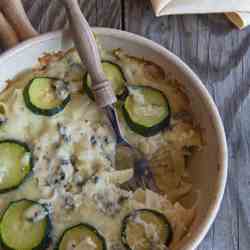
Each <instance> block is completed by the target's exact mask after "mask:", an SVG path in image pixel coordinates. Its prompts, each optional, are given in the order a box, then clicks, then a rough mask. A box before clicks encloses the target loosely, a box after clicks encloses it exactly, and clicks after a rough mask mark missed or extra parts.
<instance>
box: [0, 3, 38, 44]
mask: <svg viewBox="0 0 250 250" xmlns="http://www.w3.org/2000/svg"><path fill="white" fill-rule="evenodd" d="M0 11H1V19H2V20H1V21H2V23H1V24H2V25H3V24H5V28H4V29H5V32H0V35H1V40H2V41H4V44H6V47H7V48H8V47H12V46H14V45H16V44H17V43H18V42H19V41H23V40H26V39H29V38H31V37H34V36H37V35H38V32H37V31H36V30H35V29H34V28H33V26H32V25H31V23H30V21H29V19H28V17H27V15H26V13H25V10H24V8H23V5H22V2H21V0H1V1H0ZM4 19H5V20H4ZM1 28H2V26H1ZM13 31H15V33H16V35H15V37H18V40H17V39H16V41H15V42H14V40H15V39H14V33H13ZM7 40H11V41H12V42H11V43H6V41H7Z"/></svg>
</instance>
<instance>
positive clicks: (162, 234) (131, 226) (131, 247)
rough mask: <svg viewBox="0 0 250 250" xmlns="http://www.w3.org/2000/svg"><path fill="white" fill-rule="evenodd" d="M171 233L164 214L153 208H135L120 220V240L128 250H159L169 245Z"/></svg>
mask: <svg viewBox="0 0 250 250" xmlns="http://www.w3.org/2000/svg"><path fill="white" fill-rule="evenodd" d="M172 234H173V233H172V227H171V225H170V223H169V222H168V220H167V218H166V217H165V215H163V214H162V213H159V212H157V211H155V210H150V209H138V210H135V211H133V212H132V213H130V214H128V215H127V216H126V217H125V218H124V219H123V222H122V239H121V240H122V244H123V245H124V246H125V247H126V249H128V250H151V249H154V250H161V249H163V247H164V246H169V244H170V242H171V240H172ZM164 249H165V248H164Z"/></svg>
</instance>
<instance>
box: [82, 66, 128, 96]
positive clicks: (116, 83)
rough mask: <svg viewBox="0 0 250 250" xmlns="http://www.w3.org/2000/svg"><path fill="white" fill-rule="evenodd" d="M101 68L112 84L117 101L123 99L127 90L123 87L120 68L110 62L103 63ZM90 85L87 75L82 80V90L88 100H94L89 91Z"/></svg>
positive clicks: (123, 78)
mask: <svg viewBox="0 0 250 250" xmlns="http://www.w3.org/2000/svg"><path fill="white" fill-rule="evenodd" d="M102 67H103V71H104V73H105V74H106V76H107V78H108V80H109V81H110V82H111V84H112V88H113V91H114V93H115V95H116V97H117V98H118V99H124V97H125V96H126V95H127V94H128V89H127V87H126V86H125V82H126V80H125V77H124V74H123V73H122V70H121V68H120V67H119V66H118V65H116V64H114V63H112V62H108V61H103V62H102ZM91 84H92V83H91V78H90V75H89V74H88V73H87V74H86V75H85V79H84V89H85V91H86V93H87V95H88V96H89V98H91V99H92V100H95V98H94V94H93V92H92V90H91Z"/></svg>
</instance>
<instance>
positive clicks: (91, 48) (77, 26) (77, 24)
mask: <svg viewBox="0 0 250 250" xmlns="http://www.w3.org/2000/svg"><path fill="white" fill-rule="evenodd" d="M63 2H64V5H65V8H66V12H67V15H68V19H69V22H70V28H71V31H72V34H73V39H74V42H75V46H76V49H77V51H78V53H79V55H80V57H81V59H82V61H83V62H84V63H85V65H86V67H87V69H88V72H89V74H90V76H91V80H92V90H93V92H94V95H95V100H96V102H97V104H98V105H99V106H100V107H102V108H103V107H105V106H107V105H111V104H113V103H114V102H116V97H115V95H114V93H113V90H112V87H111V83H110V82H109V81H108V80H107V78H106V76H105V74H104V72H103V69H102V65H101V58H100V55H99V51H98V48H97V45H96V42H95V38H94V35H93V33H92V31H91V28H90V26H89V24H88V22H87V21H86V19H85V17H84V16H83V14H82V12H81V9H80V7H79V5H78V2H77V0H63Z"/></svg>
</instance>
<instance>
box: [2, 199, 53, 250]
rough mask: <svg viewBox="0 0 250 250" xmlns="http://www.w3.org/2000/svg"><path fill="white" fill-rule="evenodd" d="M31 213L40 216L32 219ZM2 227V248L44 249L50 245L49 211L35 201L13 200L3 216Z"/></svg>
mask: <svg viewBox="0 0 250 250" xmlns="http://www.w3.org/2000/svg"><path fill="white" fill-rule="evenodd" d="M30 214H34V216H37V215H40V218H39V219H38V220H35V219H34V220H32V219H31V218H30ZM41 215H43V216H41ZM34 218H35V217H34ZM0 229H1V231H0V234H1V238H0V241H1V245H2V249H8V250H9V249H11V250H19V249H23V250H43V249H46V248H47V247H48V245H49V231H50V221H49V217H48V213H47V210H46V208H45V207H43V206H42V205H41V204H39V203H37V202H35V201H31V200H19V201H15V202H11V203H10V205H9V207H8V208H7V210H6V211H5V212H4V214H3V216H2V219H1V224H0Z"/></svg>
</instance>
